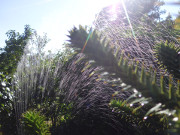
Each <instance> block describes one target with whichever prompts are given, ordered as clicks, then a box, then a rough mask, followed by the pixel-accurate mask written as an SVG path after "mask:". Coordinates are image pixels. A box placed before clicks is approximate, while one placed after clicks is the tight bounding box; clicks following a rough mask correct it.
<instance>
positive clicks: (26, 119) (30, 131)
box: [21, 110, 49, 135]
mask: <svg viewBox="0 0 180 135" xmlns="http://www.w3.org/2000/svg"><path fill="white" fill-rule="evenodd" d="M21 121H22V124H23V126H24V129H25V133H26V135H48V134H49V126H48V124H47V123H46V118H45V116H43V115H41V114H40V112H37V111H35V110H33V111H26V112H25V113H24V114H23V116H22V120H21Z"/></svg>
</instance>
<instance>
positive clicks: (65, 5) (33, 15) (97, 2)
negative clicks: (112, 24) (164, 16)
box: [0, 0, 180, 50]
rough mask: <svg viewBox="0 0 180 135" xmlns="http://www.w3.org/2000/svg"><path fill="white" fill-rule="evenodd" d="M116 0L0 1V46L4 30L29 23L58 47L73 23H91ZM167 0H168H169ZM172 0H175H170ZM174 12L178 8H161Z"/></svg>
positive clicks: (20, 27)
mask: <svg viewBox="0 0 180 135" xmlns="http://www.w3.org/2000/svg"><path fill="white" fill-rule="evenodd" d="M117 1H118V0H0V47H3V46H5V43H4V41H5V39H6V35H5V33H6V32H7V31H8V30H16V31H17V32H20V33H22V32H23V31H24V25H26V24H29V25H30V26H31V28H33V29H35V30H37V32H38V34H40V35H41V34H43V32H44V33H47V36H48V37H49V38H50V39H51V41H50V42H49V44H48V45H47V49H52V50H53V49H54V50H56V48H60V47H61V45H62V44H63V43H64V41H65V40H67V37H66V35H67V34H68V30H70V29H71V28H72V27H73V26H74V25H75V26H77V25H79V24H82V25H91V24H92V21H93V20H94V19H95V14H97V13H98V12H99V11H100V9H101V8H102V7H104V6H107V5H109V4H112V2H117ZM166 1H168V0H166ZM169 1H170V0H169ZM174 1H176V0H174ZM164 8H165V9H166V10H167V12H171V13H173V14H176V13H177V11H178V9H180V7H177V6H176V7H171V6H165V7H164Z"/></svg>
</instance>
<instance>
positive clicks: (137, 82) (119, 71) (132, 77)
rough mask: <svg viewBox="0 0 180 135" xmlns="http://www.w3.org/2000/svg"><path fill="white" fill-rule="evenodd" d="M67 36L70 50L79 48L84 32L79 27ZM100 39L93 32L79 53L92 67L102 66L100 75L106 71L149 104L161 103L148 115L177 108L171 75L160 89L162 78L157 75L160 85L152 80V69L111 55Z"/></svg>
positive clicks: (176, 91) (177, 97) (117, 54)
mask: <svg viewBox="0 0 180 135" xmlns="http://www.w3.org/2000/svg"><path fill="white" fill-rule="evenodd" d="M69 37H70V42H71V44H70V46H71V47H73V48H75V49H76V48H83V46H84V43H85V41H86V38H87V37H88V33H87V30H86V29H84V28H83V27H82V26H80V27H79V29H77V28H73V29H72V30H71V31H70V35H69ZM100 37H101V36H98V34H97V33H96V31H93V32H92V35H91V37H90V39H89V41H88V43H87V46H86V48H85V50H84V52H83V53H85V54H86V55H87V57H88V59H89V60H94V61H95V63H92V65H98V66H102V67H103V70H102V72H104V71H106V72H109V76H111V77H120V79H121V80H122V82H124V83H126V84H127V85H130V86H132V87H133V88H136V89H137V90H138V91H140V92H141V93H142V95H143V96H145V97H151V98H152V99H153V100H152V103H157V104H158V103H161V104H159V105H158V106H155V108H154V109H152V110H149V111H150V112H151V114H152V112H155V113H156V114H158V113H159V114H161V113H162V111H161V110H163V109H167V108H169V109H171V110H175V109H176V108H180V104H179V103H180V102H179V95H178V93H179V88H177V87H176V86H174V85H173V84H172V77H171V76H169V88H168V89H166V87H164V86H165V84H164V83H165V82H164V81H163V75H161V76H162V77H161V81H160V82H161V84H158V83H157V81H156V72H154V71H152V69H149V71H146V70H145V69H144V66H143V65H142V67H141V68H140V67H139V66H138V64H136V63H138V62H134V61H131V60H129V59H128V58H124V56H123V51H122V52H120V51H119V52H118V53H115V55H114V53H113V49H112V47H111V46H110V44H109V43H107V41H106V40H105V39H104V40H100ZM83 41H84V42H83ZM76 51H77V52H80V49H76ZM159 85H160V87H159ZM165 112H168V111H165ZM148 114H150V113H148ZM177 114H178V113H177ZM175 115H176V114H174V116H175Z"/></svg>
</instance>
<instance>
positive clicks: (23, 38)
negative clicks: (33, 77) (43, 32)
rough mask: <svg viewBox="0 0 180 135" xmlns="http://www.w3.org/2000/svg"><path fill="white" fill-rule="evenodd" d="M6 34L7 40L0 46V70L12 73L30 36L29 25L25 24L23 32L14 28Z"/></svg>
mask: <svg viewBox="0 0 180 135" xmlns="http://www.w3.org/2000/svg"><path fill="white" fill-rule="evenodd" d="M6 34H7V37H8V40H6V46H5V47H4V48H1V54H0V72H4V73H5V74H13V73H14V72H15V71H16V67H17V64H18V62H19V61H20V59H21V56H22V55H23V52H24V48H25V46H26V45H27V42H28V40H29V39H30V37H31V34H32V29H31V28H30V26H29V25H26V26H25V28H24V33H23V34H21V35H20V34H19V33H18V32H15V31H14V30H10V31H8V32H7V33H6Z"/></svg>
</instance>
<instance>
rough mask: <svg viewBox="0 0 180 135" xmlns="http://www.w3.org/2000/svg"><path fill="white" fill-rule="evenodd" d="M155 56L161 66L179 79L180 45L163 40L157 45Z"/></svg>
mask: <svg viewBox="0 0 180 135" xmlns="http://www.w3.org/2000/svg"><path fill="white" fill-rule="evenodd" d="M154 53H155V56H156V58H157V59H158V62H159V65H160V68H165V69H167V71H168V72H169V73H171V74H173V76H174V77H175V78H177V79H180V47H179V46H178V45H175V44H174V43H168V42H165V43H164V42H161V43H159V44H157V45H156V46H155V50H154Z"/></svg>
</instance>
